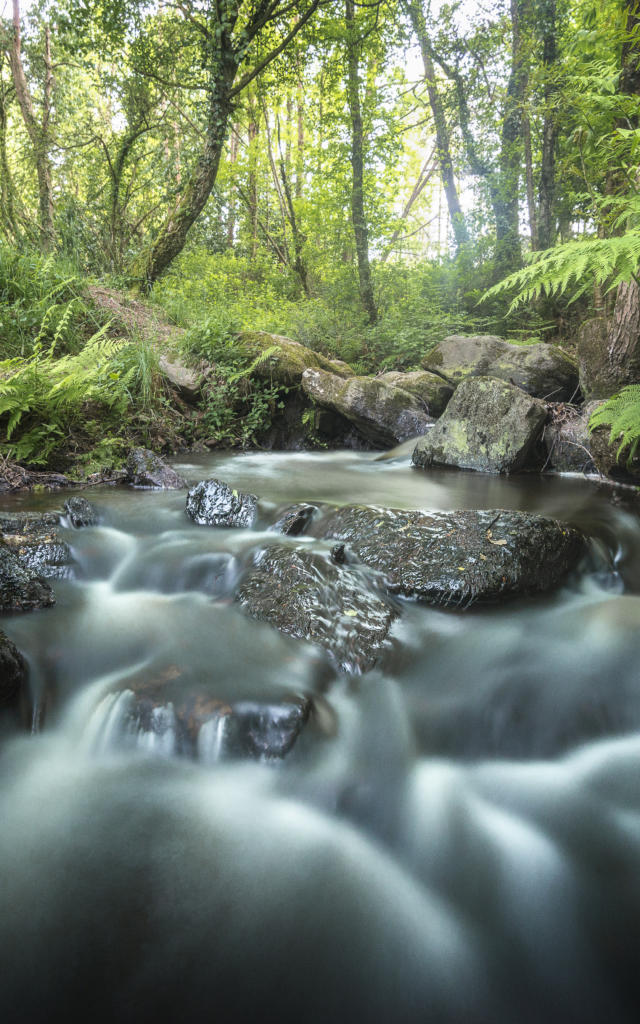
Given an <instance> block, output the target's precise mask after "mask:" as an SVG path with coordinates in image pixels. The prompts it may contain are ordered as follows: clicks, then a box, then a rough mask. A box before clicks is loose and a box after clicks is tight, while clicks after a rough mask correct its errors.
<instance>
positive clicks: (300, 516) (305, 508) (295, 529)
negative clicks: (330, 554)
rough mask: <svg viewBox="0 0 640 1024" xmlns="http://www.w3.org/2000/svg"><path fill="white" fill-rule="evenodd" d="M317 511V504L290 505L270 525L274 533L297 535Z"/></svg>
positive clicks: (303, 530)
mask: <svg viewBox="0 0 640 1024" xmlns="http://www.w3.org/2000/svg"><path fill="white" fill-rule="evenodd" d="M317 511H318V506H317V505H291V506H290V508H288V509H286V510H285V511H284V512H283V514H282V515H281V516H280V517H279V518H278V519H277V520H276V522H275V523H274V524H273V526H271V527H270V529H271V530H273V531H274V533H284V534H286V535H287V536H289V537H299V536H300V534H301V533H304V532H305V530H306V529H307V527H308V526H309V523H310V522H311V520H312V519H313V517H314V515H315V513H316V512H317Z"/></svg>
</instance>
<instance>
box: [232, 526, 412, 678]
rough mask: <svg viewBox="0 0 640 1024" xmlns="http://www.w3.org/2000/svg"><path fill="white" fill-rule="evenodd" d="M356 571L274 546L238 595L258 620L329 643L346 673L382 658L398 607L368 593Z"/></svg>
mask: <svg viewBox="0 0 640 1024" xmlns="http://www.w3.org/2000/svg"><path fill="white" fill-rule="evenodd" d="M365 586H366V584H365V583H364V582H363V581H362V580H361V579H360V578H359V575H358V573H357V572H354V571H353V570H350V569H344V568H342V567H340V566H336V565H334V564H331V563H330V562H328V561H327V560H326V559H324V558H323V557H322V556H321V555H316V554H314V553H313V552H311V551H308V550H304V549H302V550H297V551H296V550H294V549H292V548H288V547H285V546H284V545H282V546H280V545H274V546H272V547H268V548H265V549H264V550H263V551H261V552H260V553H259V555H258V556H257V559H256V565H255V568H254V569H253V571H252V572H251V573H250V574H249V575H248V576H247V577H246V578H245V579H244V580H243V582H242V583H241V585H240V587H239V588H238V591H237V593H236V598H237V600H238V601H239V602H240V604H241V605H242V606H243V608H245V609H246V611H248V612H249V614H250V615H252V616H253V617H254V618H256V619H262V620H263V621H265V622H270V623H271V624H272V625H273V626H276V627H277V628H278V629H279V630H281V631H282V632H283V633H287V634H288V635H289V636H295V637H298V639H301V640H310V641H311V642H312V643H316V644H320V645H321V646H322V647H324V648H325V649H326V650H327V651H328V652H329V654H330V655H331V658H332V660H333V662H334V663H335V664H336V665H337V666H338V667H339V668H340V669H342V670H344V671H347V672H364V671H366V670H367V669H369V668H372V667H373V665H374V664H375V663H376V661H377V660H378V658H379V656H380V654H381V652H382V650H383V646H384V642H385V640H386V637H387V634H388V632H389V629H390V628H391V623H392V621H393V619H394V618H395V616H396V613H395V611H394V609H393V608H392V607H391V605H390V604H389V603H388V602H387V601H385V600H384V599H383V598H381V597H379V596H378V595H376V594H373V593H370V592H367V590H366V589H365Z"/></svg>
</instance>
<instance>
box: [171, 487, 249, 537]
mask: <svg viewBox="0 0 640 1024" xmlns="http://www.w3.org/2000/svg"><path fill="white" fill-rule="evenodd" d="M185 511H186V513H187V515H188V516H189V518H190V519H192V520H193V522H194V523H197V524H198V526H239V527H250V526H253V524H254V523H255V521H256V518H257V515H258V499H257V497H256V495H255V494H242V492H240V491H236V490H234V489H233V488H231V487H229V485H228V484H225V483H224V482H223V481H222V480H201V481H200V483H199V484H196V486H195V487H192V488H191V490H190V491H189V493H188V494H187V504H186V508H185Z"/></svg>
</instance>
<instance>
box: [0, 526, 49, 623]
mask: <svg viewBox="0 0 640 1024" xmlns="http://www.w3.org/2000/svg"><path fill="white" fill-rule="evenodd" d="M55 600H56V599H55V597H54V595H53V591H52V590H51V587H50V586H49V584H48V583H46V582H45V580H43V579H42V578H41V577H40V575H39V574H38V573H36V572H34V571H33V570H32V569H30V568H28V567H27V566H24V565H23V564H22V563H21V561H20V559H19V558H18V555H17V554H16V553H15V552H14V551H13V550H12V549H11V548H10V547H9V546H8V544H6V543H4V542H2V541H0V612H32V611H34V610H35V609H36V608H48V607H49V606H50V605H52V604H55Z"/></svg>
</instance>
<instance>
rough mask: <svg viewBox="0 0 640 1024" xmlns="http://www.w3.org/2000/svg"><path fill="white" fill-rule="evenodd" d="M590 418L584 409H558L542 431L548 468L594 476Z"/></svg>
mask: <svg viewBox="0 0 640 1024" xmlns="http://www.w3.org/2000/svg"><path fill="white" fill-rule="evenodd" d="M589 415H590V412H589V411H588V410H585V409H576V408H575V407H573V406H568V405H565V406H560V407H559V408H556V410H555V411H554V412H552V418H551V420H550V422H549V423H547V425H546V426H545V428H544V434H543V440H544V445H545V448H546V450H547V465H548V467H550V468H551V469H555V470H556V472H558V473H595V471H596V467H595V464H594V461H593V455H592V453H591V437H590V435H589Z"/></svg>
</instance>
